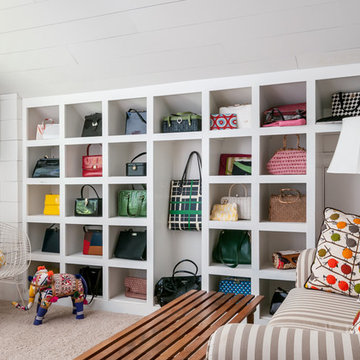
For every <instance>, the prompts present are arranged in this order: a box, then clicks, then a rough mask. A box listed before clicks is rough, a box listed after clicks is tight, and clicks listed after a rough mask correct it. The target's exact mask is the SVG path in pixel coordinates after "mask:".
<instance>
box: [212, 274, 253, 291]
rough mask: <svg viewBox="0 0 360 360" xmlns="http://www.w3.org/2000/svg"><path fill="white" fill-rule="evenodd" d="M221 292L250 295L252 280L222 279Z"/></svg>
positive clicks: (220, 283)
mask: <svg viewBox="0 0 360 360" xmlns="http://www.w3.org/2000/svg"><path fill="white" fill-rule="evenodd" d="M219 292H222V293H224V294H235V295H240V294H242V295H250V294H251V280H249V279H246V278H245V279H244V278H236V277H229V278H225V279H222V280H220V282H219Z"/></svg>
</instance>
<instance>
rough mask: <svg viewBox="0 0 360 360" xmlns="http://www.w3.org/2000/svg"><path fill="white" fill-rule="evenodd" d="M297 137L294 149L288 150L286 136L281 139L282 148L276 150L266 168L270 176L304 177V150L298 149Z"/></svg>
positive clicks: (298, 138) (298, 139)
mask: <svg viewBox="0 0 360 360" xmlns="http://www.w3.org/2000/svg"><path fill="white" fill-rule="evenodd" d="M296 136H297V147H296V149H288V148H287V144H286V135H284V137H283V147H282V148H281V149H280V150H278V151H277V152H276V153H275V154H274V155H273V157H272V158H271V159H270V161H269V162H268V163H267V165H266V167H267V170H268V172H269V174H272V175H304V174H306V150H305V149H304V148H302V147H300V137H299V135H296Z"/></svg>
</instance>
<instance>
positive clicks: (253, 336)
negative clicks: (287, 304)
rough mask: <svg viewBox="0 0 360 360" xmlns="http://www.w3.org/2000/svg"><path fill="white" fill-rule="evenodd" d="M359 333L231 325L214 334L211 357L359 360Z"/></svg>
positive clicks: (229, 359) (215, 359) (214, 359)
mask: <svg viewBox="0 0 360 360" xmlns="http://www.w3.org/2000/svg"><path fill="white" fill-rule="evenodd" d="M359 353H360V335H357V334H349V333H345V332H334V331H319V330H309V329H295V328H280V327H275V326H269V325H254V324H228V325H224V326H222V327H220V328H219V329H218V330H216V331H215V333H214V334H213V335H212V336H211V338H210V340H209V343H208V348H207V359H208V360H254V359H256V360H270V359H279V360H302V359H312V360H318V359H330V358H331V359H346V360H350V359H354V360H355V359H358V356H359Z"/></svg>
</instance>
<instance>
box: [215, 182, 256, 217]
mask: <svg viewBox="0 0 360 360" xmlns="http://www.w3.org/2000/svg"><path fill="white" fill-rule="evenodd" d="M235 185H240V186H241V187H242V189H243V190H244V196H239V195H238V194H237V193H236V194H235V196H231V190H232V189H233V187H234V186H235ZM220 202H221V204H222V205H224V204H229V203H235V204H236V205H237V211H238V216H239V219H243V220H250V218H251V197H250V196H248V191H247V187H246V186H245V185H243V184H232V185H231V186H230V188H229V193H228V196H223V197H222V198H221V200H220Z"/></svg>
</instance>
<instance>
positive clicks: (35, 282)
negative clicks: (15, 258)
mask: <svg viewBox="0 0 360 360" xmlns="http://www.w3.org/2000/svg"><path fill="white" fill-rule="evenodd" d="M29 281H30V288H29V303H28V305H26V306H22V305H20V304H18V303H17V302H15V301H14V302H13V303H12V304H13V305H14V306H15V307H16V308H19V309H22V310H25V311H27V310H30V308H31V307H32V305H33V303H34V300H35V296H36V293H39V299H38V304H37V314H36V317H35V320H34V325H41V324H42V320H43V318H44V316H45V314H46V312H47V310H48V308H49V306H50V305H51V304H52V303H54V302H56V301H57V300H58V299H59V298H62V297H66V296H71V300H72V303H73V314H76V319H83V318H84V311H83V308H84V304H85V305H86V304H87V301H86V294H87V284H86V281H85V280H84V278H83V277H82V276H81V275H79V274H77V275H72V274H54V273H53V272H52V271H48V270H46V268H45V266H39V267H38V269H37V272H36V273H35V275H34V277H31V276H29Z"/></svg>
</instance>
